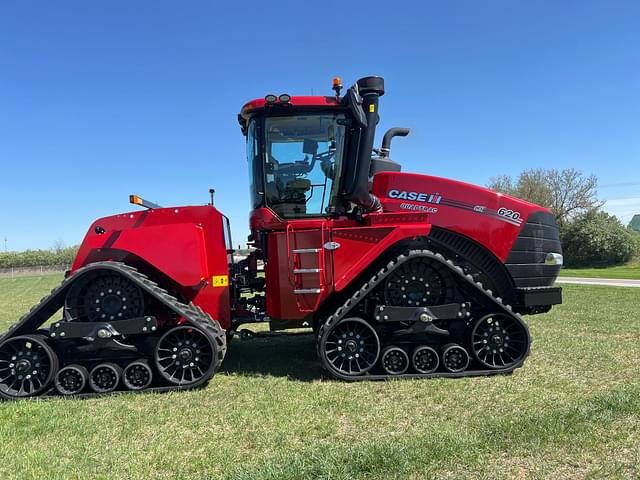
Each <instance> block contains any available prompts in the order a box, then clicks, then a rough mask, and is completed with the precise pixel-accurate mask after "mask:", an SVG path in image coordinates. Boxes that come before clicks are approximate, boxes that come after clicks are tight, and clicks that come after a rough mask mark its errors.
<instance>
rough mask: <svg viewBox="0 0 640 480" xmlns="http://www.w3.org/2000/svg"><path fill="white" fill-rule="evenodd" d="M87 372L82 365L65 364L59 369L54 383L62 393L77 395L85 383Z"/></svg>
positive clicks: (87, 378)
mask: <svg viewBox="0 0 640 480" xmlns="http://www.w3.org/2000/svg"><path fill="white" fill-rule="evenodd" d="M88 380H89V372H88V371H87V369H86V368H84V367H83V366H82V365H76V364H73V365H67V366H66V367H64V368H62V369H60V371H59V372H58V374H57V375H56V378H55V380H54V384H55V386H56V390H58V392H59V393H61V394H62V395H77V394H78V393H80V392H81V391H82V390H83V389H84V387H85V386H86V385H87V381H88Z"/></svg>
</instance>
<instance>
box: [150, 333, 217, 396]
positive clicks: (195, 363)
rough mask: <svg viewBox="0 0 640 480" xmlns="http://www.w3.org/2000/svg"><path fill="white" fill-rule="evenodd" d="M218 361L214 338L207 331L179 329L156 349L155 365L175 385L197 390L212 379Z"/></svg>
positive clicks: (163, 376) (163, 337) (161, 374)
mask: <svg viewBox="0 0 640 480" xmlns="http://www.w3.org/2000/svg"><path fill="white" fill-rule="evenodd" d="M217 361H218V347H217V343H216V339H215V337H214V336H213V335H212V334H211V333H210V332H209V331H208V330H205V329H202V330H201V329H199V328H196V327H192V326H187V325H183V326H179V327H175V328H172V329H171V330H169V331H168V332H167V333H165V334H164V335H163V336H162V337H161V338H160V340H158V344H157V346H156V351H155V365H156V368H157V369H158V372H160V376H161V377H162V378H163V379H164V380H166V381H167V382H169V383H170V384H172V385H178V386H182V387H194V386H197V385H201V384H203V383H205V382H206V381H207V380H209V379H210V378H211V376H213V373H214V372H215V370H216V367H217Z"/></svg>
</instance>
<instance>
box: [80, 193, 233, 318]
mask: <svg viewBox="0 0 640 480" xmlns="http://www.w3.org/2000/svg"><path fill="white" fill-rule="evenodd" d="M104 260H116V261H125V262H127V263H132V264H134V266H136V267H138V266H141V267H143V268H144V266H145V265H149V266H150V267H152V268H153V269H154V270H157V271H159V272H161V273H162V274H163V275H165V276H166V277H168V279H169V281H170V283H171V285H162V286H163V287H165V288H170V287H171V288H173V289H177V290H178V292H179V293H180V295H181V296H182V297H183V298H184V299H185V300H186V301H193V302H194V303H195V304H196V305H199V306H200V307H202V309H203V310H205V311H206V312H207V313H209V314H210V315H211V316H212V317H213V318H215V319H216V320H218V321H220V323H221V325H222V326H223V328H227V327H228V325H229V323H230V309H229V287H228V281H229V268H228V263H227V251H226V246H225V240H224V225H223V216H222V214H221V213H220V212H218V211H217V210H216V209H215V208H213V207H208V206H206V207H204V206H203V207H178V208H162V209H155V210H146V211H140V212H131V213H125V214H120V215H114V216H111V217H105V218H101V219H99V220H97V221H96V222H94V223H93V225H92V226H91V228H90V229H89V231H88V232H87V235H86V236H85V239H84V241H83V242H82V245H81V246H80V249H79V251H78V255H77V257H76V259H75V261H74V264H73V267H72V271H75V270H77V269H79V268H81V267H82V266H84V265H87V264H89V263H93V262H96V261H104ZM214 277H215V279H216V282H215V283H216V285H214ZM157 280H158V279H157Z"/></svg>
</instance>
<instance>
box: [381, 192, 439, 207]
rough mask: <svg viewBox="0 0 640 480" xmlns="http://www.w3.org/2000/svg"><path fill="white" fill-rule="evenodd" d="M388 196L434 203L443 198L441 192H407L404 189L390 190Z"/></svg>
mask: <svg viewBox="0 0 640 480" xmlns="http://www.w3.org/2000/svg"><path fill="white" fill-rule="evenodd" d="M387 196H388V197H389V198H397V199H398V200H413V201H415V202H422V203H433V204H436V205H438V204H439V203H440V201H441V200H442V196H441V195H440V194H439V193H420V192H405V191H404V190H402V191H401V190H389V193H388V194H387Z"/></svg>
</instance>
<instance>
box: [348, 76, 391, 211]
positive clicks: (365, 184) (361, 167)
mask: <svg viewBox="0 0 640 480" xmlns="http://www.w3.org/2000/svg"><path fill="white" fill-rule="evenodd" d="M356 85H357V86H358V92H359V93H360V96H361V97H362V108H363V110H364V113H365V116H366V119H367V126H366V127H365V128H363V129H362V133H361V134H360V142H359V144H358V157H357V163H358V166H357V173H356V178H357V180H356V185H355V188H354V189H353V191H352V192H351V193H350V194H349V195H348V196H347V200H350V201H352V202H354V203H356V204H358V205H359V206H361V207H362V208H363V209H364V210H365V211H369V212H372V211H373V212H377V211H380V210H381V209H382V206H381V205H380V200H379V199H378V198H377V197H376V196H375V195H373V194H372V193H371V192H370V191H369V171H370V169H371V154H372V152H373V141H374V138H375V135H376V125H377V124H378V120H379V118H380V117H379V116H378V101H379V99H380V97H381V96H382V95H384V79H383V78H382V77H375V76H372V77H364V78H361V79H360V80H358V81H357V82H356Z"/></svg>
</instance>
